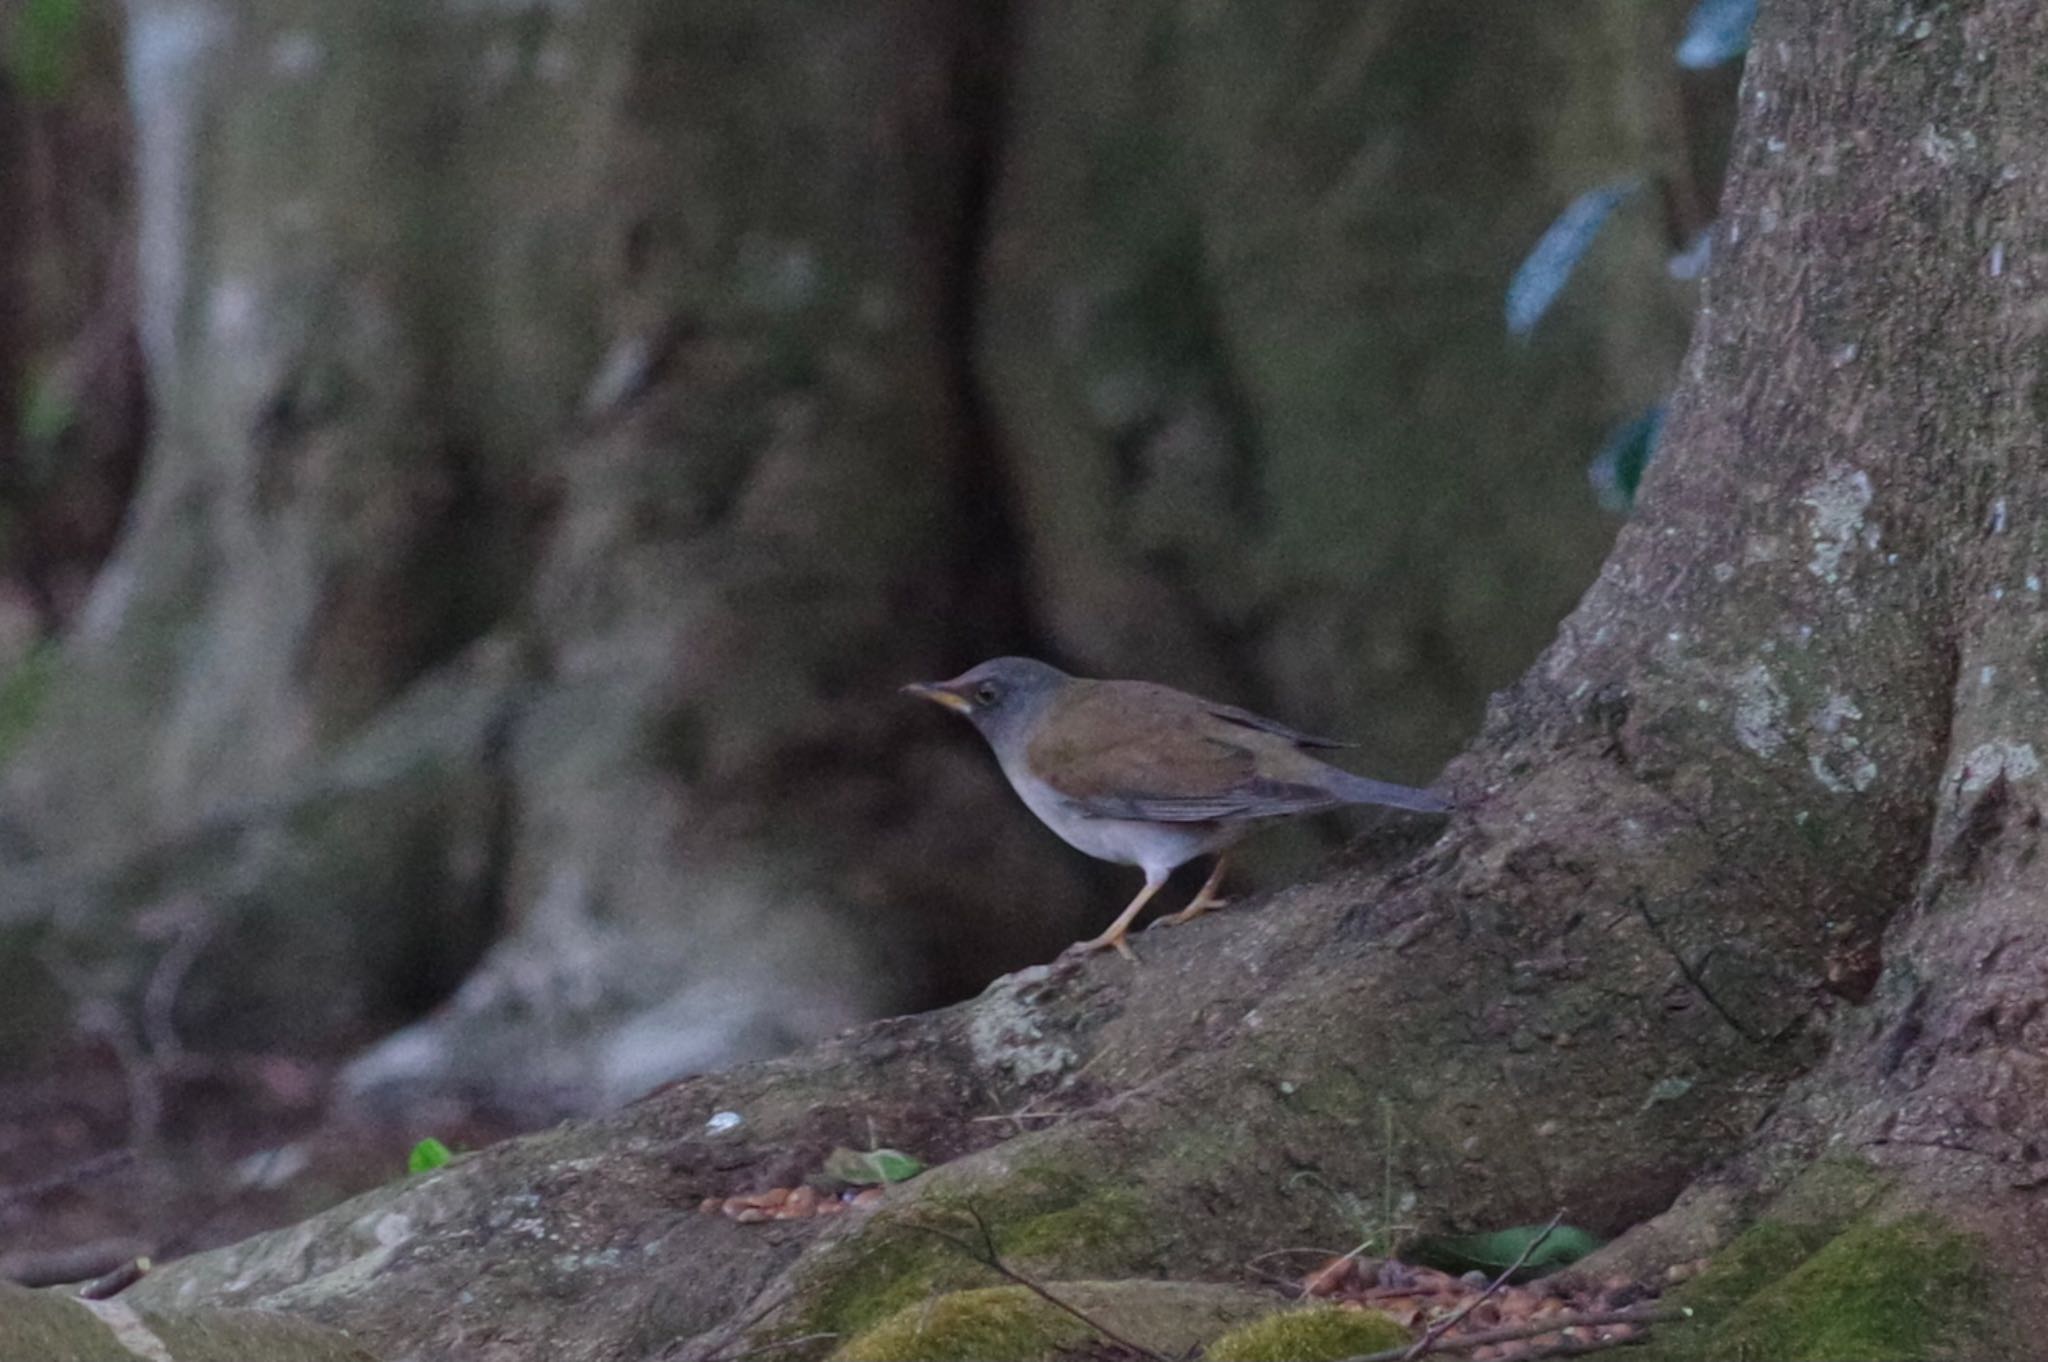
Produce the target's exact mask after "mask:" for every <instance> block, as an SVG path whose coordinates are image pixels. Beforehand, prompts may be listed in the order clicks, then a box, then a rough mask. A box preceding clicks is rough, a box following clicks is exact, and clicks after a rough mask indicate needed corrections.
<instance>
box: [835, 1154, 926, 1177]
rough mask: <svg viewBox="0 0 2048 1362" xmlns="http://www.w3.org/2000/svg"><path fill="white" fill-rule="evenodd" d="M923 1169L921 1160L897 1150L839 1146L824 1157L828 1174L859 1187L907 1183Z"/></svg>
mask: <svg viewBox="0 0 2048 1362" xmlns="http://www.w3.org/2000/svg"><path fill="white" fill-rule="evenodd" d="M923 1171H924V1165H923V1164H922V1163H919V1162H918V1161H917V1160H916V1159H914V1158H912V1157H911V1156H910V1155H908V1154H905V1153H904V1152H902V1151H901V1150H898V1149H846V1148H840V1149H835V1150H833V1151H832V1152H831V1153H830V1154H827V1155H826V1156H825V1175H826V1176H827V1177H832V1178H837V1179H838V1180H839V1181H841V1182H850V1183H852V1184H853V1185H854V1186H856V1187H867V1186H872V1185H874V1184H876V1183H889V1182H908V1181H910V1180H911V1179H912V1178H914V1177H916V1176H917V1175H918V1174H919V1173H922V1172H923Z"/></svg>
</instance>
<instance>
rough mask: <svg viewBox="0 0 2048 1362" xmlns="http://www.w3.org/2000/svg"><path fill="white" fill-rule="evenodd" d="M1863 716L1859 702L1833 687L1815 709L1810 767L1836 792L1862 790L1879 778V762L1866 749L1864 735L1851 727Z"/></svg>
mask: <svg viewBox="0 0 2048 1362" xmlns="http://www.w3.org/2000/svg"><path fill="white" fill-rule="evenodd" d="M1862 717H1863V711H1862V710H1861V709H1858V708H1857V706H1856V702H1855V701H1854V700H1851V699H1850V698H1849V697H1848V696H1846V695H1844V694H1842V692H1840V691H1830V692H1829V693H1828V698H1827V700H1826V701H1825V702H1823V703H1822V705H1821V707H1820V708H1819V709H1817V710H1815V711H1814V712H1813V720H1812V724H1813V732H1814V741H1813V744H1812V746H1811V747H1809V748H1808V753H1807V761H1806V764H1807V769H1809V770H1811V771H1812V772H1813V776H1814V779H1815V780H1818V781H1819V782H1820V783H1821V784H1822V785H1824V786H1826V787H1827V788H1828V789H1829V790H1832V791H1833V792H1834V793H1836V794H1860V793H1862V792H1863V791H1865V790H1867V789H1869V788H1870V785H1871V782H1872V781H1874V780H1876V779H1877V763H1876V762H1874V761H1872V760H1871V759H1870V754H1869V753H1867V752H1865V751H1863V750H1862V748H1863V742H1862V739H1860V738H1858V737H1857V736H1856V735H1855V734H1853V733H1850V732H1849V731H1848V725H1849V723H1850V722H1851V721H1852V720H1855V719H1860V718H1862Z"/></svg>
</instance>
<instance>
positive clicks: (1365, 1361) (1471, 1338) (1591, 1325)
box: [1344, 1305, 1692, 1362]
mask: <svg viewBox="0 0 2048 1362" xmlns="http://www.w3.org/2000/svg"><path fill="white" fill-rule="evenodd" d="M1691 1314H1692V1311H1691V1310H1690V1309H1688V1308H1687V1307H1685V1306H1683V1305H1631V1306H1629V1307H1627V1308H1626V1309H1622V1310H1589V1311H1586V1312H1584V1313H1582V1314H1570V1313H1566V1314H1562V1315H1552V1316H1551V1317H1550V1318H1549V1319H1545V1320H1538V1321H1535V1322H1534V1323H1530V1324H1517V1325H1513V1326H1512V1327H1507V1328H1500V1329H1486V1330H1483V1331H1481V1332H1479V1333H1476V1334H1461V1335H1459V1336H1458V1337H1457V1338H1440V1339H1438V1340H1437V1341H1436V1342H1435V1343H1433V1344H1431V1345H1430V1352H1432V1353H1462V1352H1470V1351H1471V1350H1472V1349H1474V1348H1483V1347H1485V1346H1486V1345H1487V1344H1489V1343H1514V1342H1517V1341H1519V1340H1521V1339H1525V1338H1541V1337H1542V1336H1543V1335H1545V1334H1561V1333H1563V1332H1564V1331H1565V1330H1567V1329H1596V1328H1599V1327H1601V1326H1603V1325H1608V1324H1667V1323H1669V1322H1670V1321H1672V1320H1676V1319H1686V1318H1688V1317H1689V1316H1691ZM1641 1341H1642V1340H1641V1339H1640V1338H1638V1337H1629V1338H1611V1339H1584V1340H1580V1339H1565V1340H1564V1341H1563V1342H1562V1343H1560V1344H1558V1345H1556V1346H1554V1347H1549V1348H1546V1349H1545V1350H1544V1351H1543V1352H1541V1353H1538V1354H1535V1355H1536V1356H1545V1357H1555V1356H1560V1355H1563V1354H1564V1353H1566V1352H1588V1353H1590V1352H1598V1351H1600V1350H1601V1349H1603V1348H1618V1347H1621V1346H1622V1345H1623V1344H1627V1343H1637V1342H1641ZM1413 1346H1414V1345H1413V1344H1404V1345H1402V1346H1401V1347H1398V1348H1385V1349H1382V1350H1381V1351H1379V1352H1376V1353H1361V1354H1359V1355H1358V1356H1356V1357H1347V1358H1345V1359H1344V1362H1407V1359H1408V1357H1409V1356H1410V1355H1411V1354H1410V1349H1411V1348H1412V1347H1413Z"/></svg>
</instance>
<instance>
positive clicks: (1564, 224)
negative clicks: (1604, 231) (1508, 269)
mask: <svg viewBox="0 0 2048 1362" xmlns="http://www.w3.org/2000/svg"><path fill="white" fill-rule="evenodd" d="M1641 186H1642V181H1641V180H1640V179H1637V178H1636V177H1634V176H1630V177H1629V178H1628V179H1625V180H1615V181H1613V182H1611V183H1608V184H1603V185H1601V186H1600V187H1599V188H1598V189H1589V190H1587V191H1586V192H1585V193H1583V194H1581V195H1579V196H1578V197H1577V198H1575V199H1573V200H1572V201H1571V203H1570V204H1569V205H1568V206H1567V207H1566V208H1565V210H1564V211H1563V212H1562V213H1560V214H1558V215H1557V221H1555V222H1553V223H1551V224H1550V227H1549V230H1547V231H1545V232H1544V233H1543V236H1542V238H1541V239H1540V240H1539V241H1537V243H1536V248H1535V249H1534V250H1532V251H1530V252H1529V258H1528V259H1526V260H1524V261H1523V262H1522V266H1521V268H1520V269H1518V270H1516V271H1515V277H1514V278H1513V279H1511V280H1509V281H1508V295H1507V320H1508V334H1509V335H1511V336H1526V335H1528V334H1529V333H1530V332H1531V331H1533V330H1535V328H1536V323H1538V322H1540V321H1542V320H1543V314H1544V313H1546V312H1548V311H1550V305H1551V304H1552V303H1554V302H1556V301H1557V295H1558V294H1560V293H1562V292H1564V286H1565V284H1566V283H1568V282H1570V280H1571V277H1572V271H1573V270H1575V269H1577V268H1578V266H1579V261H1580V259H1581V258H1582V257H1583V256H1584V255H1585V254H1586V249H1587V247H1589V246H1591V245H1592V244H1593V240H1594V238H1595V237H1597V236H1599V235H1600V229H1601V228H1602V227H1605V226H1606V225H1607V219H1608V218H1610V217H1612V216H1613V214H1614V210H1615V209H1616V208H1619V207H1620V206H1621V204H1622V202H1623V201H1624V200H1626V199H1627V198H1628V196H1629V195H1631V194H1633V193H1635V192H1636V190H1637V189H1638V188H1640V187H1641Z"/></svg>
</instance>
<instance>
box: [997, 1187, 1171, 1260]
mask: <svg viewBox="0 0 2048 1362" xmlns="http://www.w3.org/2000/svg"><path fill="white" fill-rule="evenodd" d="M1148 1223H1149V1222H1148V1220H1147V1218H1146V1216H1145V1214H1144V1212H1143V1210H1142V1209H1141V1207H1140V1206H1139V1203H1138V1199H1137V1198H1136V1197H1135V1196H1132V1195H1131V1194H1130V1193H1129V1192H1098V1193H1096V1194H1095V1195H1093V1196H1090V1197H1088V1198H1086V1199H1085V1200H1082V1201H1078V1202H1076V1203H1074V1204H1073V1205H1071V1206H1065V1207H1062V1208H1061V1209H1059V1210H1056V1211H1047V1212H1046V1213H1044V1214H1043V1215H1037V1216H1033V1217H1031V1218H1030V1219H1028V1220H1023V1221H1020V1222H1017V1223H1016V1224H1015V1225H1014V1226H1013V1227H1010V1228H1005V1227H1003V1226H1000V1225H999V1226H997V1227H996V1230H995V1236H996V1246H997V1247H998V1248H999V1249H1001V1250H1002V1251H1003V1253H1004V1254H1005V1255H1006V1256H1014V1257H1018V1258H1026V1259H1035V1260H1039V1261H1042V1262H1052V1263H1057V1264H1058V1265H1059V1267H1060V1268H1061V1269H1062V1270H1063V1271H1066V1272H1070V1273H1071V1272H1081V1271H1111V1270H1117V1269H1122V1268H1129V1267H1130V1266H1132V1264H1131V1263H1129V1262H1127V1261H1124V1260H1125V1259H1127V1258H1128V1257H1130V1256H1131V1253H1130V1250H1131V1249H1132V1248H1133V1247H1134V1246H1137V1247H1142V1246H1143V1245H1144V1244H1145V1243H1146V1240H1147V1226H1148Z"/></svg>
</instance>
